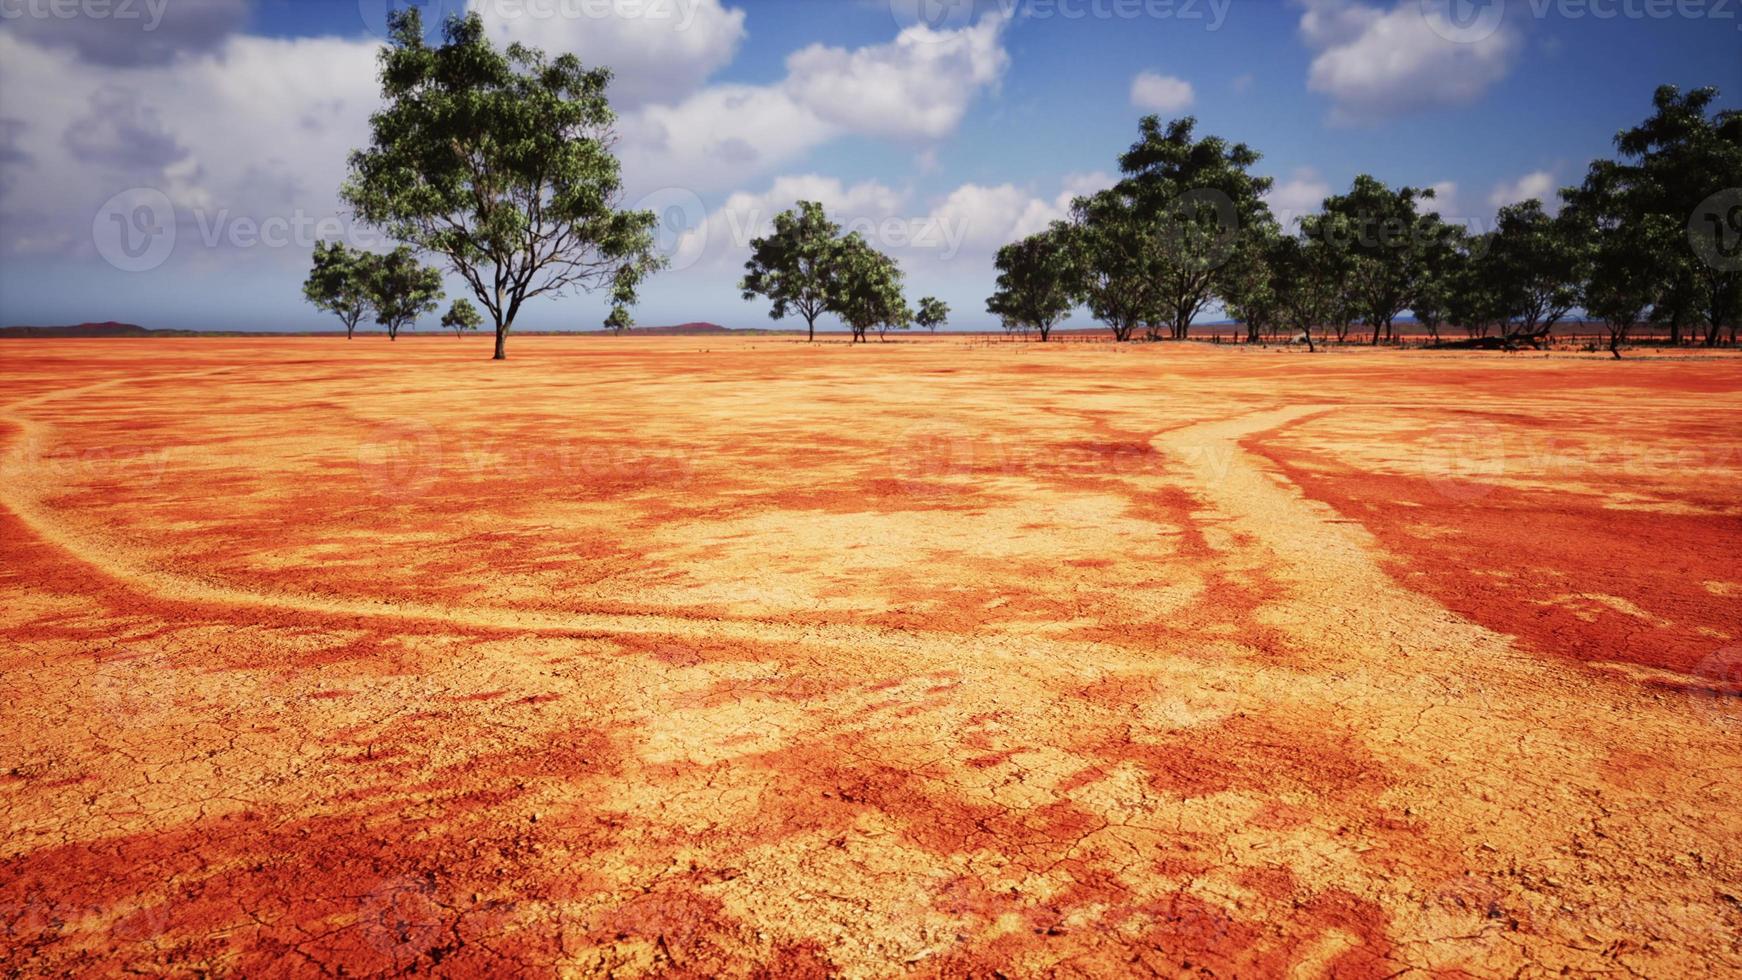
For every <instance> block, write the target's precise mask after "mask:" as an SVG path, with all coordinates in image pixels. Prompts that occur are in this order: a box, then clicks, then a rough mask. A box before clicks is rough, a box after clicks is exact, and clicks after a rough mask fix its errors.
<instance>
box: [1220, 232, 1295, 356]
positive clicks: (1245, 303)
mask: <svg viewBox="0 0 1742 980" xmlns="http://www.w3.org/2000/svg"><path fill="white" fill-rule="evenodd" d="M1280 237H1281V236H1280V234H1279V232H1278V231H1277V229H1276V228H1275V226H1274V224H1271V225H1269V226H1266V227H1264V228H1262V229H1254V230H1253V232H1252V233H1250V234H1248V235H1247V236H1246V237H1245V240H1244V241H1242V243H1241V245H1240V247H1239V249H1237V250H1236V251H1235V253H1234V257H1233V259H1232V260H1231V261H1230V262H1229V265H1228V274H1227V276H1226V277H1225V278H1224V281H1223V283H1222V287H1221V293H1222V303H1223V306H1224V308H1225V309H1226V310H1227V312H1228V315H1229V316H1230V317H1232V318H1234V319H1235V320H1238V321H1239V322H1240V323H1242V324H1245V326H1246V342H1247V343H1249V344H1256V343H1258V342H1259V338H1260V337H1261V336H1262V335H1274V334H1275V333H1276V327H1277V325H1278V324H1279V323H1280V322H1281V320H1282V306H1281V303H1280V302H1279V299H1278V297H1277V290H1278V287H1279V284H1278V283H1277V282H1276V268H1275V267H1274V265H1273V264H1272V263H1273V261H1274V260H1275V258H1276V256H1277V251H1278V249H1279V247H1280V245H1279V243H1280Z"/></svg>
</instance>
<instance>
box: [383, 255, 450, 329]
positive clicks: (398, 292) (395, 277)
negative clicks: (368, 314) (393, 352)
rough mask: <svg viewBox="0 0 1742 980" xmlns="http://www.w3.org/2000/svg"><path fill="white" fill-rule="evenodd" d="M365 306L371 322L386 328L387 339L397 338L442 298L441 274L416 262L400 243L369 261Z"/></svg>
mask: <svg viewBox="0 0 1742 980" xmlns="http://www.w3.org/2000/svg"><path fill="white" fill-rule="evenodd" d="M368 282H369V305H371V306H373V307H374V308H375V322H376V323H379V324H381V325H382V326H384V327H386V328H387V339H388V340H398V339H399V331H400V330H401V329H402V328H404V327H408V326H411V325H413V324H415V323H416V322H417V318H418V317H420V316H422V315H424V314H425V313H434V312H435V310H436V307H437V306H439V305H440V301H441V298H442V275H441V273H440V272H437V271H436V270H434V269H431V268H430V267H429V266H426V265H423V264H422V263H420V262H418V261H417V258H416V257H415V256H413V255H412V254H411V249H410V248H408V247H406V246H404V245H401V246H399V247H398V248H396V249H394V250H393V251H392V252H389V253H388V254H386V255H378V256H372V257H371V259H370V261H369V271H368Z"/></svg>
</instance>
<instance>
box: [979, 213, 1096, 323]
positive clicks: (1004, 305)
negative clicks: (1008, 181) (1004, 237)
mask: <svg viewBox="0 0 1742 980" xmlns="http://www.w3.org/2000/svg"><path fill="white" fill-rule="evenodd" d="M1079 258H1080V257H1079V255H1078V252H1077V249H1076V248H1075V246H1074V243H1073V241H1072V237H1071V229H1070V228H1069V227H1068V226H1066V225H1065V224H1063V223H1062V222H1054V223H1053V225H1052V227H1050V228H1048V229H1047V230H1046V231H1042V232H1037V233H1035V234H1033V235H1029V236H1028V237H1027V238H1024V239H1022V240H1021V241H1016V242H1011V243H1010V244H1009V245H1006V246H1004V247H1003V248H1000V249H999V250H998V256H997V258H996V259H995V260H994V261H993V264H994V265H995V266H996V267H997V269H998V289H997V291H996V292H994V293H993V294H992V295H991V296H990V297H988V298H987V300H986V312H988V313H990V314H992V315H993V316H996V317H997V318H998V320H999V322H1000V323H1002V324H1003V325H1004V329H1005V330H1007V331H1008V330H1021V329H1033V330H1038V331H1040V339H1041V342H1042V343H1045V342H1046V341H1047V340H1048V339H1049V338H1050V337H1051V336H1052V329H1053V327H1054V326H1056V325H1057V324H1058V322H1059V321H1060V320H1062V319H1064V318H1065V316H1066V315H1067V314H1069V313H1070V312H1071V308H1072V307H1074V306H1075V305H1076V295H1075V294H1076V291H1077V289H1078V287H1079V284H1080V278H1081V269H1080V267H1079V265H1080V263H1079Z"/></svg>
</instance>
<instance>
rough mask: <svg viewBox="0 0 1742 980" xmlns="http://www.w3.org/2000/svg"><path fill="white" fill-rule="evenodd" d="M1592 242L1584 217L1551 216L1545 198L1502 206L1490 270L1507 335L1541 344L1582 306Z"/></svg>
mask: <svg viewBox="0 0 1742 980" xmlns="http://www.w3.org/2000/svg"><path fill="white" fill-rule="evenodd" d="M1587 249H1588V242H1587V240H1586V238H1585V235H1584V232H1583V229H1582V227H1581V226H1580V224H1579V222H1578V220H1577V219H1576V218H1575V217H1574V216H1572V215H1566V214H1563V215H1561V216H1559V217H1550V216H1549V214H1548V212H1546V211H1544V210H1543V207H1542V202H1541V201H1537V200H1534V199H1533V200H1529V201H1522V202H1520V203H1518V204H1512V205H1508V206H1507V207H1504V208H1501V209H1500V214H1499V216H1498V218H1497V219H1496V220H1495V225H1494V239H1493V241H1492V242H1491V243H1489V247H1488V256H1487V257H1488V262H1487V263H1486V264H1487V268H1488V271H1489V274H1490V275H1491V276H1493V277H1494V281H1495V283H1496V285H1497V287H1498V289H1499V293H1500V298H1501V303H1502V305H1503V308H1504V310H1505V313H1506V317H1505V324H1506V331H1505V338H1506V341H1507V342H1508V343H1509V344H1510V343H1513V342H1516V341H1520V340H1522V341H1525V342H1527V343H1529V344H1530V345H1531V346H1533V347H1538V346H1541V344H1542V342H1543V340H1544V339H1546V338H1547V337H1548V335H1549V331H1551V330H1553V329H1554V325H1555V324H1556V323H1559V322H1560V320H1561V318H1562V317H1564V316H1566V315H1567V313H1568V312H1570V311H1571V310H1572V308H1573V307H1574V306H1576V305H1578V302H1579V290H1580V288H1581V286H1582V285H1583V283H1584V282H1585V276H1586V275H1587V274H1588V273H1587V265H1588V255H1587Z"/></svg>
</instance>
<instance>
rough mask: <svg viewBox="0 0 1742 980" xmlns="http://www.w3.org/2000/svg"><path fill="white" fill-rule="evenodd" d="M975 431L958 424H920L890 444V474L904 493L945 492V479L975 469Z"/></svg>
mask: <svg viewBox="0 0 1742 980" xmlns="http://www.w3.org/2000/svg"><path fill="white" fill-rule="evenodd" d="M974 449H975V445H974V435H973V433H971V432H969V431H968V430H967V429H964V428H962V427H960V426H954V425H917V426H914V427H912V428H910V429H908V430H907V431H905V432H903V433H902V434H901V435H900V436H898V437H897V438H896V440H895V442H893V443H891V444H890V447H889V475H890V476H891V477H892V478H893V479H894V480H895V482H896V483H897V484H899V485H900V487H901V490H902V492H903V493H907V494H910V495H914V496H924V495H929V494H934V493H939V492H941V491H942V490H943V489H944V488H943V487H942V485H941V482H942V481H948V480H952V479H954V478H956V477H963V476H967V475H968V474H970V473H972V472H973V471H974Z"/></svg>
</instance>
